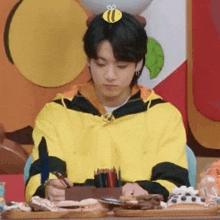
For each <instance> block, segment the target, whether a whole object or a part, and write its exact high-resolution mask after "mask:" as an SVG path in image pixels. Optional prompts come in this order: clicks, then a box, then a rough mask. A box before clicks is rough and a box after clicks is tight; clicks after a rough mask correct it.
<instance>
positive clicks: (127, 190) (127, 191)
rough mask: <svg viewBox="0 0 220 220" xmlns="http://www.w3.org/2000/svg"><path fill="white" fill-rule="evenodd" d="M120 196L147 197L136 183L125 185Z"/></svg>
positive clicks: (145, 192) (144, 191) (146, 193)
mask: <svg viewBox="0 0 220 220" xmlns="http://www.w3.org/2000/svg"><path fill="white" fill-rule="evenodd" d="M122 195H123V196H142V195H148V192H147V191H146V190H144V189H143V188H142V187H141V186H139V185H138V184H137V183H126V184H125V185H124V186H123V187H122Z"/></svg>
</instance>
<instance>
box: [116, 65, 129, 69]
mask: <svg viewBox="0 0 220 220" xmlns="http://www.w3.org/2000/svg"><path fill="white" fill-rule="evenodd" d="M126 67H127V65H125V66H118V68H120V69H125V68H126Z"/></svg>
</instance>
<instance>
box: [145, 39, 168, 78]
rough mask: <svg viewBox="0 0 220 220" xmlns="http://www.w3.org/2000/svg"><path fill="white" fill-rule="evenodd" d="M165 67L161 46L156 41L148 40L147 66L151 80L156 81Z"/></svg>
mask: <svg viewBox="0 0 220 220" xmlns="http://www.w3.org/2000/svg"><path fill="white" fill-rule="evenodd" d="M163 65H164V53H163V50H162V47H161V45H160V44H159V43H158V42H157V41H156V40H154V39H152V38H148V42H147V54H146V56H145V66H146V67H147V68H148V70H149V71H150V79H154V78H156V77H157V76H158V74H159V73H160V72H161V70H162V68H163Z"/></svg>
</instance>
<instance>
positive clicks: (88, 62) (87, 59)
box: [86, 57, 90, 66]
mask: <svg viewBox="0 0 220 220" xmlns="http://www.w3.org/2000/svg"><path fill="white" fill-rule="evenodd" d="M86 61H87V65H88V66H90V59H89V58H88V57H87V58H86Z"/></svg>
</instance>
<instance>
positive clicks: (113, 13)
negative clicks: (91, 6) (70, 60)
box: [102, 5, 122, 23]
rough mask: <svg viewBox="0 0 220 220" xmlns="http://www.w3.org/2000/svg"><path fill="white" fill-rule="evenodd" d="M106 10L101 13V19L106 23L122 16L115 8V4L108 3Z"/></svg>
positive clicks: (115, 20)
mask: <svg viewBox="0 0 220 220" xmlns="http://www.w3.org/2000/svg"><path fill="white" fill-rule="evenodd" d="M107 9H108V10H107V11H105V12H104V14H103V15H102V17H103V19H104V20H105V21H107V22H108V23H115V22H117V21H119V20H120V19H121V18H122V13H121V12H120V11H119V10H118V9H116V5H112V6H111V5H108V6H107Z"/></svg>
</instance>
